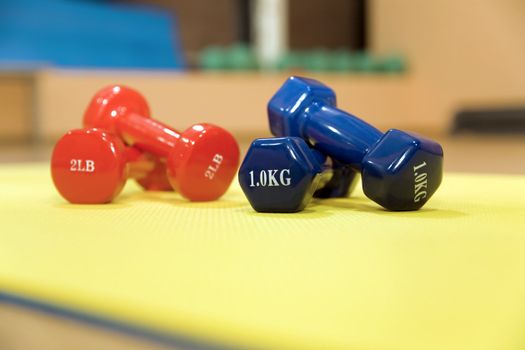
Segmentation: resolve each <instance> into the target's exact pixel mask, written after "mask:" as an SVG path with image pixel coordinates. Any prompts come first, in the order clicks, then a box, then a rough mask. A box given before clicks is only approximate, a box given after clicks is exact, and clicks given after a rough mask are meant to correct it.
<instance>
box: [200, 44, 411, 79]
mask: <svg viewBox="0 0 525 350" xmlns="http://www.w3.org/2000/svg"><path fill="white" fill-rule="evenodd" d="M199 63H200V67H201V68H202V69H204V70H252V69H258V68H259V66H258V62H257V57H256V56H255V54H254V52H253V51H252V49H251V48H250V47H249V46H248V45H246V44H242V43H238V44H234V45H232V46H230V47H227V48H224V47H220V46H210V47H208V48H206V49H204V50H203V51H202V52H201V54H200V56H199ZM273 68H274V69H278V70H297V69H304V70H308V71H312V72H324V71H332V72H359V73H402V72H404V71H405V70H406V61H405V59H404V57H403V56H401V55H389V56H377V55H372V54H370V53H368V52H366V51H356V52H352V51H350V50H348V49H337V50H331V51H330V50H327V49H324V48H318V49H315V50H310V51H289V52H287V53H286V54H284V55H283V56H282V57H281V58H280V59H279V61H278V62H277V64H276V66H275V67H273Z"/></svg>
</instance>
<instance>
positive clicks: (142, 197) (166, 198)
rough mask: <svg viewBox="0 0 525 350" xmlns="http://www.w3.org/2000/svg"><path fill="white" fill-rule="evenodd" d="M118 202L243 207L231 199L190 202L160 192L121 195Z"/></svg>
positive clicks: (214, 207)
mask: <svg viewBox="0 0 525 350" xmlns="http://www.w3.org/2000/svg"><path fill="white" fill-rule="evenodd" d="M120 201H124V202H126V203H132V202H140V201H146V202H156V203H163V204H168V205H173V206H177V207H183V208H205V209H224V208H240V207H242V206H245V203H244V202H238V201H233V200H231V199H226V198H220V199H217V200H214V201H206V202H192V201H189V200H187V199H185V198H184V197H182V196H181V195H180V194H178V193H176V192H162V191H141V192H134V193H129V194H126V195H123V196H121V197H120Z"/></svg>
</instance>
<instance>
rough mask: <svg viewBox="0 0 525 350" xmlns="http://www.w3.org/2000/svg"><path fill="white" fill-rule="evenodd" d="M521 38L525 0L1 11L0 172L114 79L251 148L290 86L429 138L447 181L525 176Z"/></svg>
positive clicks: (142, 1)
mask: <svg viewBox="0 0 525 350" xmlns="http://www.w3.org/2000/svg"><path fill="white" fill-rule="evenodd" d="M524 34H525V2H524V1H523V0H486V1H482V2H481V1H476V0H465V1H454V0H440V1H432V2H421V1H417V0H323V1H320V0H281V1H279V0H215V1H211V0H192V1H188V0H187V1H184V0H171V1H170V0H113V1H111V0H48V1H37V0H0V105H1V106H2V109H1V110H0V162H12V161H47V160H49V155H50V151H51V148H52V145H53V143H54V142H55V141H56V140H57V139H58V138H59V137H60V136H61V135H62V134H64V133H65V132H66V131H68V130H69V129H72V128H78V127H81V119H82V114H83V111H84V109H85V107H86V105H87V103H88V102H89V100H90V98H91V96H92V95H93V94H94V93H95V92H96V91H97V90H98V89H99V88H101V87H103V86H104V85H107V84H111V83H124V84H127V85H130V86H132V87H135V88H136V89H138V90H140V91H141V92H143V94H144V95H145V96H146V98H147V99H148V101H149V103H150V107H151V109H152V111H153V116H154V118H157V119H159V120H162V121H164V122H166V123H168V124H169V125H173V126H174V127H176V128H177V129H185V128H186V127H188V126H190V125H191V124H193V123H196V122H203V121H207V122H212V123H216V124H219V125H221V126H223V127H225V128H227V129H229V130H230V131H231V132H232V133H234V135H235V136H236V137H237V138H238V139H239V141H240V142H241V145H242V146H243V147H244V148H245V147H246V145H248V144H249V142H250V141H251V140H252V139H253V138H255V137H264V136H269V131H268V125H267V120H266V103H267V101H268V100H269V98H270V97H271V96H272V94H273V93H274V92H275V91H276V90H277V89H278V88H279V86H280V85H281V84H282V82H284V80H285V79H286V77H288V76H289V75H292V74H296V75H303V76H309V77H313V78H316V79H319V80H321V81H323V82H324V83H326V84H328V85H330V86H331V87H332V88H333V89H334V90H335V91H336V93H337V95H338V104H339V106H340V107H341V108H343V109H345V110H347V111H350V112H352V113H354V114H356V115H358V116H360V117H362V118H364V119H365V120H367V121H368V122H370V123H371V124H374V125H375V126H376V127H378V128H380V129H382V130H387V129H389V128H392V127H395V128H400V129H407V130H411V131H415V132H419V133H422V134H426V135H428V136H431V137H434V138H436V139H438V140H439V141H440V142H442V143H443V145H444V148H445V153H446V154H445V156H446V160H445V165H446V170H452V171H474V172H511V173H525V162H523V161H516V159H521V160H523V154H525V140H524V137H523V135H524V132H525V40H523V38H524ZM488 159H490V164H491V166H490V167H488V166H487V163H488V162H487V160H488Z"/></svg>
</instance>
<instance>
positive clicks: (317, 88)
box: [268, 76, 336, 137]
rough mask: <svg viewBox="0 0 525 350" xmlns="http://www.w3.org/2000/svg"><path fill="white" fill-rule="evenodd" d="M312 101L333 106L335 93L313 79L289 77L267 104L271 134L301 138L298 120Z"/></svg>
mask: <svg viewBox="0 0 525 350" xmlns="http://www.w3.org/2000/svg"><path fill="white" fill-rule="evenodd" d="M314 101H317V102H322V103H325V104H327V105H330V106H335V105H336V96H335V92H334V91H333V90H332V89H330V88H329V87H328V86H326V85H324V84H323V83H321V82H319V81H317V80H314V79H309V78H303V77H298V76H292V77H289V78H288V79H287V80H286V81H285V82H284V84H283V85H282V86H281V87H280V88H279V90H278V91H277V92H276V93H275V95H273V97H272V98H271V99H270V101H269V102H268V121H269V123H270V131H271V133H272V134H273V135H274V136H277V137H284V136H297V137H302V132H301V130H300V129H301V127H300V124H301V123H300V120H299V119H298V118H300V116H301V115H302V113H303V111H304V110H305V109H306V108H307V107H308V106H309V105H310V104H312V103H313V102H314Z"/></svg>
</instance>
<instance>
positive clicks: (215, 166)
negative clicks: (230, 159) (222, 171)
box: [204, 153, 224, 180]
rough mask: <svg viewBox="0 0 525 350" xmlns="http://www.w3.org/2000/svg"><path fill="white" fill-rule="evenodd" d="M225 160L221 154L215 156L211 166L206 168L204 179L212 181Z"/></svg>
mask: <svg viewBox="0 0 525 350" xmlns="http://www.w3.org/2000/svg"><path fill="white" fill-rule="evenodd" d="M223 159H224V157H223V156H222V155H221V154H219V153H217V154H215V155H214V156H213V158H212V160H211V164H210V165H208V168H206V171H205V172H204V177H207V178H208V179H210V180H212V179H213V177H214V176H215V174H216V173H217V171H219V168H220V166H221V163H222V160H223Z"/></svg>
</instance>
